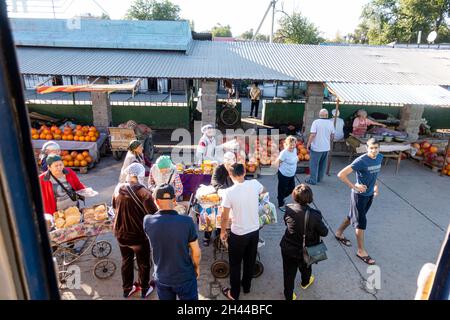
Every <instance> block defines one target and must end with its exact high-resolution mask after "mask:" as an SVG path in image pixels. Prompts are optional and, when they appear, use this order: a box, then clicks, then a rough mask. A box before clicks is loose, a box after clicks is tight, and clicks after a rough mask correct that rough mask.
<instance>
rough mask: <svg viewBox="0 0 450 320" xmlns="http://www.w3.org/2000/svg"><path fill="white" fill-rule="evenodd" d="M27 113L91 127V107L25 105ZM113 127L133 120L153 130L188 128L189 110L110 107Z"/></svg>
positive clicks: (161, 107)
mask: <svg viewBox="0 0 450 320" xmlns="http://www.w3.org/2000/svg"><path fill="white" fill-rule="evenodd" d="M27 107H28V111H29V112H38V113H41V114H44V115H48V116H51V117H55V118H58V119H64V118H71V119H74V120H75V121H76V122H77V124H78V123H79V124H82V125H92V123H93V117H92V106H91V105H54V104H53V105H46V104H27ZM111 108H112V121H113V125H114V126H117V125H119V124H120V123H123V122H126V121H128V120H135V121H136V122H138V123H143V124H146V125H148V126H149V127H151V128H154V129H176V128H189V125H190V119H189V108H188V107H178V106H111Z"/></svg>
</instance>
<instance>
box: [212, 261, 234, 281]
mask: <svg viewBox="0 0 450 320" xmlns="http://www.w3.org/2000/svg"><path fill="white" fill-rule="evenodd" d="M211 273H212V275H213V276H214V277H216V278H226V277H228V275H229V274H230V264H229V263H228V262H227V261H225V260H217V261H214V263H213V264H212V265H211Z"/></svg>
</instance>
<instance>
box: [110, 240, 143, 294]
mask: <svg viewBox="0 0 450 320" xmlns="http://www.w3.org/2000/svg"><path fill="white" fill-rule="evenodd" d="M117 241H118V242H119V249H120V254H121V255H122V288H123V290H124V291H128V290H130V289H131V288H132V287H133V283H134V256H135V255H136V261H137V265H138V269H139V272H138V275H139V285H140V286H141V288H142V292H144V291H145V290H147V289H148V288H149V287H150V269H151V263H150V244H149V242H148V241H143V242H142V243H139V244H134V243H127V242H126V241H123V240H119V239H117Z"/></svg>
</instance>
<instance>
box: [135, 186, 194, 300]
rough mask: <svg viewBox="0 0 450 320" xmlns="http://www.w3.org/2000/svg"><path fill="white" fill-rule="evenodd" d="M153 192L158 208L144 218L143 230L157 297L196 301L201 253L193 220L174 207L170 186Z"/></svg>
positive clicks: (172, 190)
mask: <svg viewBox="0 0 450 320" xmlns="http://www.w3.org/2000/svg"><path fill="white" fill-rule="evenodd" d="M154 195H155V199H156V205H157V206H158V208H159V211H158V212H157V213H156V214H155V215H153V216H147V217H145V219H144V230H145V233H146V234H147V236H148V238H149V239H150V244H151V246H152V251H153V261H154V263H155V281H156V290H157V291H158V297H159V299H160V300H176V298H177V297H178V299H179V300H198V290H197V279H198V277H199V275H200V258H201V252H200V247H199V244H198V239H197V238H198V236H197V230H196V228H195V224H194V221H193V220H192V218H191V217H189V216H184V215H179V214H178V212H176V211H175V210H174V209H173V208H174V207H175V205H176V201H175V190H174V188H173V187H172V186H171V185H169V184H163V185H160V186H157V187H156V189H155V191H154ZM189 249H191V253H189Z"/></svg>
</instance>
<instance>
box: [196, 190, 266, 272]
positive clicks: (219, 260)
mask: <svg viewBox="0 0 450 320" xmlns="http://www.w3.org/2000/svg"><path fill="white" fill-rule="evenodd" d="M210 208H211V209H212V210H208V212H210V218H209V221H214V223H213V224H212V225H210V226H209V227H210V228H209V229H208V231H212V232H211V234H212V237H213V239H211V240H212V241H213V244H214V245H213V248H214V249H213V250H214V251H213V257H214V262H213V263H212V264H211V273H212V275H213V276H214V278H215V279H217V278H219V279H223V278H226V277H228V276H229V274H230V264H229V262H228V254H227V253H228V244H227V243H226V242H223V241H222V240H221V239H220V234H219V233H218V232H215V231H217V230H219V229H218V228H217V226H220V215H219V214H218V212H219V210H218V206H217V205H215V206H212V207H210ZM188 214H189V215H190V216H191V217H192V218H193V219H194V221H196V222H197V225H199V226H200V225H201V224H202V220H203V221H204V219H202V217H201V215H203V214H205V210H204V208H202V205H201V204H200V203H199V201H198V200H197V198H196V197H195V196H194V195H191V198H190V201H189V208H188ZM203 223H204V222H203ZM199 229H201V228H199ZM227 232H230V230H229V229H228V230H227ZM264 245H265V242H264V240H263V239H261V238H260V239H259V242H258V249H260V248H262V247H264ZM263 272H264V265H263V264H262V262H261V258H260V255H259V252H258V253H257V258H256V263H255V270H254V274H253V277H254V278H257V277H260V276H261V275H262V274H263Z"/></svg>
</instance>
